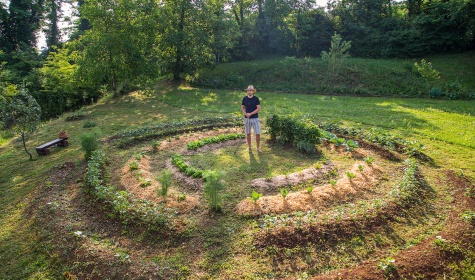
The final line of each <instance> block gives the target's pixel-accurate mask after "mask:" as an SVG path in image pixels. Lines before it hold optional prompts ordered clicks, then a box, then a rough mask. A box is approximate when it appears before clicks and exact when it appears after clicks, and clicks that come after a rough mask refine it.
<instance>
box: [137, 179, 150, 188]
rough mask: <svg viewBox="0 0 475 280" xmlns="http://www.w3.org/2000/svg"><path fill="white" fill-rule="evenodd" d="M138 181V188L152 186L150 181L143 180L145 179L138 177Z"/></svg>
mask: <svg viewBox="0 0 475 280" xmlns="http://www.w3.org/2000/svg"><path fill="white" fill-rule="evenodd" d="M139 181H140V187H142V188H145V187H148V186H150V185H152V181H150V180H149V179H145V178H142V177H140V178H139Z"/></svg>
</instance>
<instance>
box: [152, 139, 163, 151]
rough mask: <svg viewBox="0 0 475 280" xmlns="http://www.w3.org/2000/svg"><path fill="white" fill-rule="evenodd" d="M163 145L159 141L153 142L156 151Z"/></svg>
mask: <svg viewBox="0 0 475 280" xmlns="http://www.w3.org/2000/svg"><path fill="white" fill-rule="evenodd" d="M161 144H162V142H158V141H157V140H153V141H152V149H154V150H156V149H158V147H159V146H160V145H161Z"/></svg>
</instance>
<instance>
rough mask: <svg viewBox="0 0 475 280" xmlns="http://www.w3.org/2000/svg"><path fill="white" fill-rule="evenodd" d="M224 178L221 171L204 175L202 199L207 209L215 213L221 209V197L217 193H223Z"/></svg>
mask: <svg viewBox="0 0 475 280" xmlns="http://www.w3.org/2000/svg"><path fill="white" fill-rule="evenodd" d="M224 176H225V173H224V172H221V171H211V172H207V173H206V175H205V179H206V180H205V183H204V184H203V193H204V197H205V198H206V201H207V202H208V205H209V207H210V208H211V209H212V210H213V211H216V212H218V211H221V207H222V206H221V203H222V197H221V195H220V193H219V192H220V191H223V190H224V189H225V187H226V186H225V185H224V183H223V181H222V179H223V177H224Z"/></svg>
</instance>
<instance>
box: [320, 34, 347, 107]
mask: <svg viewBox="0 0 475 280" xmlns="http://www.w3.org/2000/svg"><path fill="white" fill-rule="evenodd" d="M350 48H351V41H349V42H346V41H342V39H341V36H340V35H339V34H336V32H335V35H333V36H332V42H331V47H330V51H329V52H326V51H322V54H321V56H322V60H323V61H325V62H326V63H327V64H328V65H329V70H330V75H331V77H332V91H331V94H330V100H331V99H332V97H333V88H334V86H335V80H336V77H337V76H338V73H339V71H340V68H341V66H342V64H343V62H344V61H345V60H346V59H347V58H348V57H349V56H350V55H349V54H348V53H347V51H348V50H349V49H350Z"/></svg>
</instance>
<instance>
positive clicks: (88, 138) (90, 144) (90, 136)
mask: <svg viewBox="0 0 475 280" xmlns="http://www.w3.org/2000/svg"><path fill="white" fill-rule="evenodd" d="M97 137H98V134H97V133H96V132H89V133H83V134H80V135H79V139H80V141H81V148H82V150H83V151H84V152H85V153H84V158H85V159H86V160H89V159H90V157H91V154H92V152H93V151H95V150H96V149H97V148H98V147H99V141H97Z"/></svg>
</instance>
